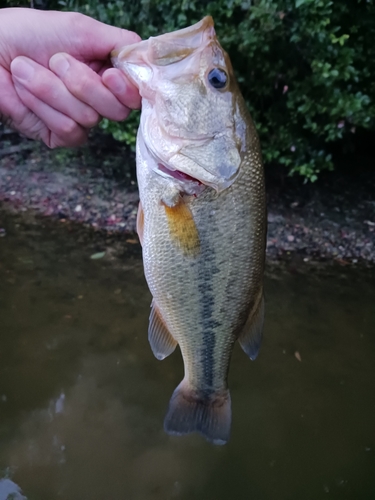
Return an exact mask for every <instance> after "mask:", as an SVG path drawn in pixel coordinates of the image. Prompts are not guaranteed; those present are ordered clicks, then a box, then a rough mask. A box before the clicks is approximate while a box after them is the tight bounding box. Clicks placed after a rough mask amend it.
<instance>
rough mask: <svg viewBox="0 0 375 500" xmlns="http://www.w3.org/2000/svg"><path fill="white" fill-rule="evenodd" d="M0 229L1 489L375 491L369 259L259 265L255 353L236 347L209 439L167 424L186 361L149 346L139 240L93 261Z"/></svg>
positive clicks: (58, 237)
mask: <svg viewBox="0 0 375 500" xmlns="http://www.w3.org/2000/svg"><path fill="white" fill-rule="evenodd" d="M0 227H4V228H5V229H6V236H5V237H3V238H0V478H3V479H0V500H6V498H7V496H9V494H10V493H12V494H13V498H17V499H21V498H27V499H28V500H55V499H56V500H58V499H63V500H109V499H127V500H133V499H134V500H138V499H139V500H168V499H181V500H192V499H194V500H201V499H202V500H221V499H223V500H224V499H225V500H227V499H228V498H234V499H236V500H242V499H254V500H301V499H304V500H310V499H311V500H319V499H321V498H332V499H355V500H362V499H363V500H365V499H369V500H373V499H374V498H375V286H374V285H375V279H374V275H373V271H370V270H367V271H363V270H358V269H357V270H356V269H351V270H348V269H347V268H331V269H330V268H328V269H326V270H324V271H318V270H314V268H312V267H310V268H309V269H306V268H305V269H304V268H303V267H295V266H294V267H293V269H292V270H291V269H289V270H288V269H286V270H285V269H284V270H282V269H280V270H273V271H272V272H268V275H267V279H266V292H267V294H266V299H267V300H266V307H267V314H266V325H265V340H264V343H263V346H262V350H261V353H260V356H259V358H258V359H257V361H255V362H251V361H250V360H248V359H247V357H246V356H245V354H244V353H243V352H242V351H241V349H240V348H239V347H238V346H236V349H235V352H234V355H233V359H232V363H231V370H230V379H229V383H230V388H231V395H232V406H233V426H232V437H231V441H230V443H229V444H228V445H226V446H224V447H215V446H212V445H210V444H209V443H207V442H205V441H204V439H202V438H201V437H200V436H197V435H192V436H186V437H183V438H178V437H170V436H167V435H165V434H164V431H163V428H162V424H163V418H164V414H165V411H166V408H167V405H168V401H169V398H170V396H171V394H172V392H173V390H174V388H175V386H176V385H177V384H178V383H179V381H180V380H181V377H182V373H183V367H182V360H181V356H180V354H179V352H178V351H176V352H175V353H174V354H173V355H171V356H170V357H169V358H167V359H166V360H164V361H162V362H160V361H157V360H156V359H155V358H154V357H153V355H152V353H151V350H150V348H149V346H148V341H147V324H148V315H149V304H150V294H149V292H148V289H147V286H146V283H145V280H144V277H143V272H142V264H141V261H140V259H139V257H138V256H137V253H138V252H137V251H136V252H135V255H134V256H131V255H130V254H129V251H126V252H125V253H124V255H120V256H113V252H111V251H110V249H109V251H107V254H106V256H105V257H104V258H103V259H98V260H92V259H90V255H92V254H93V253H95V252H96V251H98V250H103V249H106V248H109V247H110V243H109V242H107V243H106V242H105V241H104V242H102V243H101V244H100V245H99V246H98V243H97V241H96V240H95V238H94V239H92V238H90V237H87V238H80V237H79V234H80V233H79V232H77V231H72V232H69V231H67V230H66V229H65V228H64V227H63V224H61V227H56V226H53V225H44V227H43V225H42V222H41V221H40V220H39V221H38V220H37V221H34V222H33V221H29V222H27V223H26V222H22V220H20V219H16V218H14V217H10V216H5V215H4V214H1V215H0ZM124 239H125V238H124ZM132 246H133V247H135V245H132V244H131V243H130V244H129V243H128V244H126V243H125V241H124V248H128V247H132ZM301 266H302V265H301ZM296 353H298V354H296ZM297 358H300V360H301V361H300V360H299V359H297ZM17 485H18V487H19V488H21V490H22V495H23V496H22V495H21V492H20V490H18V489H17ZM12 488H13V490H12ZM9 498H11V497H9Z"/></svg>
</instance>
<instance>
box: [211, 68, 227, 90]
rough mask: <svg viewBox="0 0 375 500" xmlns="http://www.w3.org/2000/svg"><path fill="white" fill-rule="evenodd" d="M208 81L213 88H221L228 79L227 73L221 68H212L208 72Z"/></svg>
mask: <svg viewBox="0 0 375 500" xmlns="http://www.w3.org/2000/svg"><path fill="white" fill-rule="evenodd" d="M208 81H209V83H210V85H211V86H212V87H213V88H214V89H223V88H224V87H225V86H226V84H227V81H228V75H227V74H226V72H225V71H224V70H223V69H220V68H214V69H212V70H211V71H210V72H209V73H208Z"/></svg>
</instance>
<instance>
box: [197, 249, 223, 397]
mask: <svg viewBox="0 0 375 500" xmlns="http://www.w3.org/2000/svg"><path fill="white" fill-rule="evenodd" d="M207 243H208V242H206V245H205V247H206V248H205V251H204V257H203V258H202V259H201V261H200V264H199V284H198V290H199V292H200V296H201V310H200V316H201V321H202V325H203V348H202V355H201V362H202V364H203V381H202V385H203V386H204V387H212V386H213V383H214V376H215V359H214V352H215V344H216V336H215V329H216V328H217V327H218V326H220V323H219V322H218V321H216V320H215V319H214V305H215V296H214V290H213V278H214V276H215V274H217V273H218V272H219V269H218V268H217V267H216V255H215V249H214V248H213V247H211V245H209V243H208V244H207Z"/></svg>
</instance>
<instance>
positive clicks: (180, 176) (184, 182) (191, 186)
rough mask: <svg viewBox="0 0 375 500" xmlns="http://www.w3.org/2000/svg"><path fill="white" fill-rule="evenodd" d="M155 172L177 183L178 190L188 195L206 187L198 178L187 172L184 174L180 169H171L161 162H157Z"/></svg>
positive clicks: (194, 194) (195, 193)
mask: <svg viewBox="0 0 375 500" xmlns="http://www.w3.org/2000/svg"><path fill="white" fill-rule="evenodd" d="M156 172H157V173H158V174H159V175H161V176H162V177H165V178H168V179H171V180H173V181H174V182H175V183H176V184H177V185H178V187H179V188H180V190H181V191H182V192H183V193H185V194H188V195H193V196H198V195H199V194H201V193H202V192H203V191H204V190H205V189H206V187H207V185H206V184H204V183H203V182H202V181H200V180H199V179H196V178H194V177H192V176H191V175H189V174H185V172H182V171H181V170H172V169H171V168H168V167H167V166H166V165H163V164H162V163H158V164H157V170H156Z"/></svg>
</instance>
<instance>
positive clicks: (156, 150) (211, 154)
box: [112, 16, 245, 194]
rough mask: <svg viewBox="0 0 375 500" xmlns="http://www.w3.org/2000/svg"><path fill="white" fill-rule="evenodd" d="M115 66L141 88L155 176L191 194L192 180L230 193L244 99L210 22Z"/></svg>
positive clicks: (240, 148)
mask: <svg viewBox="0 0 375 500" xmlns="http://www.w3.org/2000/svg"><path fill="white" fill-rule="evenodd" d="M112 61H113V63H114V66H115V67H117V68H120V69H121V70H122V71H123V72H124V73H125V74H126V75H127V76H128V78H130V79H131V81H132V82H133V83H134V84H135V85H136V86H137V87H138V88H139V92H140V94H141V96H142V116H141V132H142V135H143V139H144V144H145V145H146V147H147V148H148V150H149V152H151V154H152V155H153V157H154V158H155V159H156V162H155V165H157V167H156V168H155V170H156V171H157V173H158V174H159V175H162V176H163V177H169V178H173V179H175V181H176V182H177V183H180V184H181V185H182V187H183V190H185V192H188V193H190V191H193V192H194V187H192V185H190V187H189V183H191V182H193V181H196V183H195V184H196V185H197V183H198V184H201V185H204V186H210V187H212V188H214V189H215V190H216V191H218V192H220V191H222V190H224V189H226V188H228V187H229V186H230V185H231V184H232V183H233V182H234V180H235V179H236V178H237V176H238V173H239V171H240V165H241V161H242V158H243V154H244V142H245V141H244V133H243V130H244V125H243V122H241V119H240V118H239V114H238V111H237V109H238V98H241V99H242V97H241V94H240V92H239V89H238V86H237V83H236V80H235V77H234V73H233V69H232V66H231V63H230V60H229V57H228V55H227V54H226V52H225V51H224V50H223V49H222V47H221V46H220V44H219V42H218V40H217V37H216V34H215V30H214V23H213V20H212V18H211V17H210V16H207V17H205V18H204V19H203V20H202V21H200V22H199V23H197V24H195V25H193V26H190V27H188V28H185V29H182V30H179V31H175V32H172V33H166V34H163V35H160V36H157V37H151V38H149V39H148V40H144V41H141V42H138V43H136V44H134V45H130V46H127V47H124V48H123V49H121V50H120V51H117V52H114V53H113V54H112ZM189 189H190V191H189ZM198 191H199V190H198ZM190 194H192V193H190Z"/></svg>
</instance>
